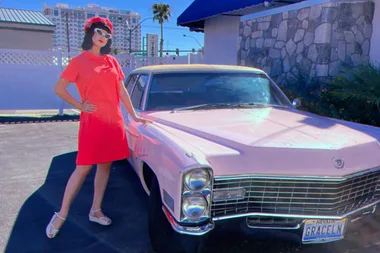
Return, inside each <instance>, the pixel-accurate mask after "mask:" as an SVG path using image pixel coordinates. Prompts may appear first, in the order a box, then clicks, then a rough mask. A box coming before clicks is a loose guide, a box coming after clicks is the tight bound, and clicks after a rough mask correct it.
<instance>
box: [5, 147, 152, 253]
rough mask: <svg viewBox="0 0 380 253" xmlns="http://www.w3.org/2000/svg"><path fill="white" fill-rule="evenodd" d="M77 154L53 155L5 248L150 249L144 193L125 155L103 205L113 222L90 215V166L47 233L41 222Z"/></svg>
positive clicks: (54, 207)
mask: <svg viewBox="0 0 380 253" xmlns="http://www.w3.org/2000/svg"><path fill="white" fill-rule="evenodd" d="M75 158H76V152H73V153H68V154H63V155H60V156H57V157H54V158H53V160H52V162H51V166H50V169H49V172H48V175H47V178H46V181H45V183H44V184H43V185H42V186H41V187H40V188H39V189H38V190H37V191H36V192H35V193H34V194H33V195H32V196H30V197H29V198H28V199H27V200H26V202H25V203H24V205H23V206H22V208H21V210H20V211H19V214H18V217H17V220H16V222H15V224H14V227H13V229H12V232H11V234H10V237H9V240H8V244H7V247H6V250H5V252H6V253H22V252H29V253H35V252H41V253H42V252H49V253H50V252H78V253H79V252H81V253H85V252H99V253H100V252H101V253H105V252H131V253H142V252H150V242H149V239H148V237H147V231H146V227H147V224H146V217H147V214H146V210H147V203H148V202H147V196H146V194H145V192H143V188H142V187H141V186H140V183H139V181H138V180H137V176H136V175H135V174H134V173H135V172H134V171H132V169H131V168H130V167H129V166H128V165H127V164H126V162H125V161H123V162H117V163H115V164H114V165H113V168H112V171H111V177H110V180H109V185H108V188H107V191H106V193H105V197H104V202H103V203H104V204H103V210H104V212H105V213H106V214H107V215H109V216H110V217H111V218H112V219H113V224H112V225H111V226H109V227H103V226H101V225H98V224H95V223H91V222H89V221H88V211H89V208H90V207H91V203H92V194H93V178H94V175H95V169H93V171H92V172H91V173H90V174H89V176H88V177H87V179H86V181H85V182H84V184H83V186H82V189H81V191H80V192H79V193H78V195H77V198H76V199H75V200H74V202H73V205H72V208H71V210H70V214H69V217H68V219H67V220H66V222H65V224H64V226H63V227H62V228H61V231H60V232H59V234H58V235H57V237H56V238H54V239H49V238H47V236H46V234H45V227H46V225H47V224H48V222H49V221H50V218H51V217H52V215H53V212H54V211H58V210H59V207H60V204H61V200H62V197H63V192H64V189H65V186H66V182H67V180H68V178H69V177H70V175H71V172H72V171H73V169H74V168H75Z"/></svg>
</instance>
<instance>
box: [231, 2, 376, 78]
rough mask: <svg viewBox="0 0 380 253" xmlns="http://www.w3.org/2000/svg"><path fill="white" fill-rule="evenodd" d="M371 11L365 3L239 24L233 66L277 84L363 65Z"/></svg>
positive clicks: (319, 7)
mask: <svg viewBox="0 0 380 253" xmlns="http://www.w3.org/2000/svg"><path fill="white" fill-rule="evenodd" d="M374 8H375V6H374V3H372V2H368V1H366V2H350V3H348V2H339V3H326V4H323V5H316V6H311V7H306V8H302V9H298V10H294V11H289V12H283V13H279V14H275V15H272V16H266V17H262V18H257V19H254V20H247V21H243V22H241V23H240V37H239V41H240V48H239V51H238V62H239V63H240V65H245V66H252V67H258V68H261V69H263V70H265V71H266V72H267V73H268V74H269V75H270V76H271V77H272V78H274V80H276V81H277V82H278V83H279V84H281V85H287V84H290V83H293V82H294V81H295V80H296V78H297V76H299V74H303V75H304V76H307V77H322V78H324V77H329V76H330V77H331V76H334V75H335V74H336V73H337V72H338V71H339V69H340V68H341V67H342V66H343V65H347V66H350V67H355V66H358V65H359V64H361V63H368V62H369V51H370V41H371V36H372V29H373V26H372V20H373V13H374Z"/></svg>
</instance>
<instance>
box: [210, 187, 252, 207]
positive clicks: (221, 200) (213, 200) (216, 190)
mask: <svg viewBox="0 0 380 253" xmlns="http://www.w3.org/2000/svg"><path fill="white" fill-rule="evenodd" d="M239 189H242V190H244V197H236V198H231V199H215V198H214V197H213V198H212V202H213V203H218V202H224V201H231V200H242V199H245V198H246V196H245V194H247V190H246V189H245V188H244V187H232V188H225V189H224V188H220V189H219V188H217V189H214V190H213V192H212V194H213V195H214V194H215V193H216V192H221V191H234V190H239ZM213 205H214V204H213Z"/></svg>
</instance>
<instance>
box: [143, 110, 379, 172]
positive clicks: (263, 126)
mask: <svg viewBox="0 0 380 253" xmlns="http://www.w3.org/2000/svg"><path fill="white" fill-rule="evenodd" d="M150 116H151V117H152V118H154V119H155V121H157V123H159V124H161V125H162V127H163V128H165V129H166V130H167V131H170V132H171V133H173V134H175V135H176V136H178V137H180V138H182V139H184V140H186V141H187V142H188V143H190V144H192V145H193V146H194V147H195V148H198V149H200V150H201V151H202V152H203V153H204V154H205V156H206V159H207V160H208V162H209V163H210V164H211V166H212V167H213V169H214V173H215V174H216V175H238V174H239V175H241V174H273V175H292V176H294V175H295V176H300V175H302V176H304V175H310V176H342V175H346V174H351V173H355V172H358V171H361V170H363V169H369V168H374V167H377V166H379V165H380V146H379V143H378V141H377V139H376V138H374V137H373V136H371V135H370V134H369V133H365V132H363V131H358V130H357V129H355V128H353V127H352V126H349V125H348V124H344V122H338V121H336V120H333V119H329V118H325V117H321V116H317V115H314V114H310V113H305V112H301V111H297V110H293V109H288V108H284V109H283V108H276V107H268V108H253V109H219V110H199V111H197V110H196V111H179V112H175V113H171V112H157V113H151V114H150ZM361 126H363V125H361ZM373 129H377V128H373ZM334 159H343V161H344V167H343V168H336V167H335V166H334Z"/></svg>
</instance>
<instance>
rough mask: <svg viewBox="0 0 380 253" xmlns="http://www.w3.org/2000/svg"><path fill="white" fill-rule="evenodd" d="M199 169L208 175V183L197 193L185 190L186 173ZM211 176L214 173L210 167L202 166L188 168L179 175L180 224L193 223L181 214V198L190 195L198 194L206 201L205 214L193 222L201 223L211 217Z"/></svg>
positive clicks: (212, 181)
mask: <svg viewBox="0 0 380 253" xmlns="http://www.w3.org/2000/svg"><path fill="white" fill-rule="evenodd" d="M199 168H201V169H204V170H206V171H207V173H208V175H209V182H208V183H207V184H206V186H205V187H204V188H203V189H201V190H199V191H192V190H189V189H187V187H186V183H185V175H186V174H187V173H189V172H190V171H192V170H195V169H199ZM213 174H214V172H213V170H212V168H211V167H210V166H205V165H202V164H199V166H191V167H188V168H187V169H186V170H184V171H182V174H181V202H180V207H181V209H180V210H181V211H180V216H179V219H180V220H181V222H188V223H191V222H194V221H193V220H189V218H188V217H187V216H186V215H185V214H184V212H183V197H184V196H191V195H197V194H200V195H202V196H203V197H204V198H205V199H206V203H207V207H206V209H205V212H204V213H203V215H202V216H201V217H199V219H198V220H197V221H195V222H202V221H205V220H207V219H209V218H210V217H211V206H212V196H213V191H212V189H213V183H214V180H213Z"/></svg>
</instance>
